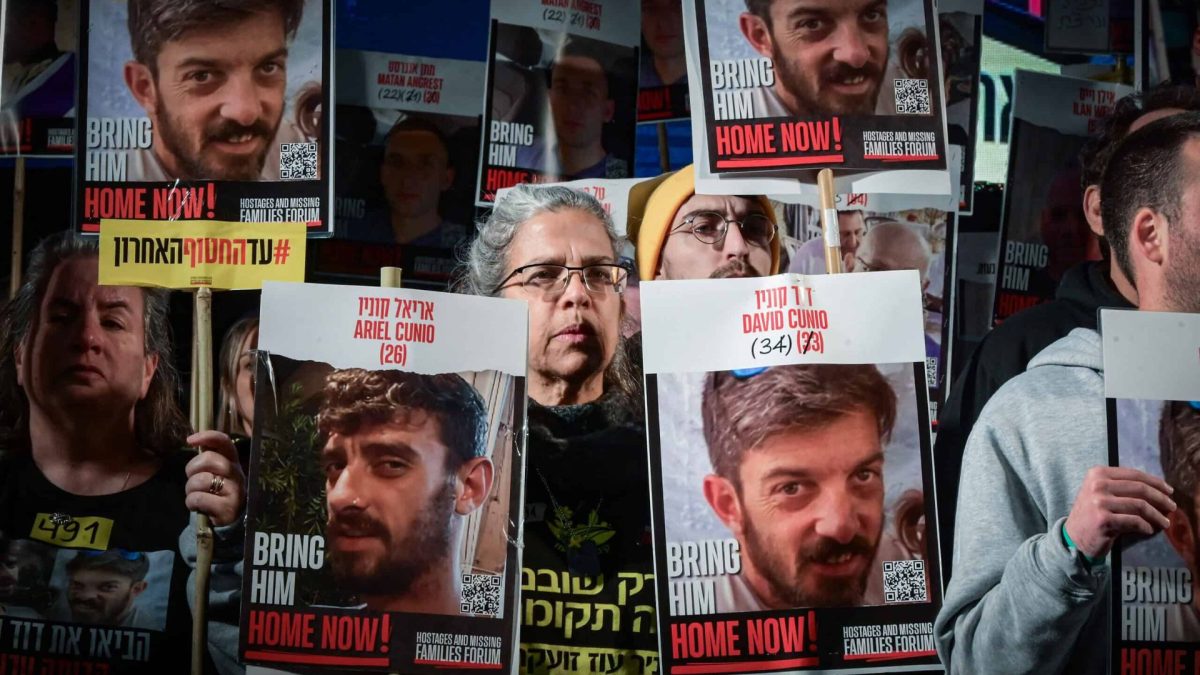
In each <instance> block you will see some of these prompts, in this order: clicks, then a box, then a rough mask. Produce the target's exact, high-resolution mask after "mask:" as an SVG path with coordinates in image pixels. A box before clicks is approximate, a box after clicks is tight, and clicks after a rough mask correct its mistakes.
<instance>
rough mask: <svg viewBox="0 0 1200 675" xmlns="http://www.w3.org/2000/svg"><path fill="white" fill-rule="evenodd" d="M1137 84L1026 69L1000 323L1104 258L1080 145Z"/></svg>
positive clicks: (1004, 227)
mask: <svg viewBox="0 0 1200 675" xmlns="http://www.w3.org/2000/svg"><path fill="white" fill-rule="evenodd" d="M1131 93H1133V90H1132V89H1131V88H1129V87H1126V86H1123V85H1120V84H1111V83H1106V82H1094V81H1091V80H1080V79H1075V78H1071V77H1062V76H1059V75H1047V74H1044V73H1036V72H1033V71H1028V70H1018V71H1017V77H1016V85H1015V90H1014V94H1013V96H1014V102H1013V121H1012V133H1011V136H1010V137H1009V138H1010V141H1009V153H1010V154H1009V162H1008V182H1007V184H1006V187H1005V190H1004V215H1003V220H1002V223H1001V231H1000V257H999V260H998V267H997V272H996V279H997V282H996V293H995V304H994V305H993V322H994V324H996V325H998V324H1000V322H1002V321H1004V320H1005V319H1006V318H1008V317H1009V316H1012V315H1013V314H1015V313H1017V312H1019V311H1020V310H1022V309H1025V308H1026V307H1032V306H1033V305H1036V304H1039V303H1042V302H1045V301H1046V300H1050V299H1052V298H1053V297H1054V291H1055V289H1056V288H1057V287H1058V282H1059V281H1060V280H1061V279H1062V276H1063V274H1064V273H1065V272H1066V271H1067V270H1068V269H1070V268H1071V267H1074V266H1075V265H1077V264H1079V263H1081V262H1083V261H1085V260H1099V259H1100V240H1099V238H1098V237H1096V235H1094V234H1093V233H1092V231H1091V228H1090V227H1089V226H1088V223H1087V219H1086V218H1085V217H1084V214H1083V187H1082V186H1081V185H1080V173H1081V168H1080V165H1079V150H1080V149H1081V148H1082V147H1083V144H1084V142H1085V141H1086V140H1087V138H1088V137H1089V136H1091V135H1093V134H1095V133H1096V131H1097V130H1098V129H1099V127H1100V125H1101V124H1102V123H1103V120H1104V118H1105V117H1107V116H1108V115H1109V114H1110V113H1111V112H1112V109H1113V106H1114V105H1115V104H1116V102H1117V99H1119V98H1121V97H1123V96H1126V95H1128V94H1131Z"/></svg>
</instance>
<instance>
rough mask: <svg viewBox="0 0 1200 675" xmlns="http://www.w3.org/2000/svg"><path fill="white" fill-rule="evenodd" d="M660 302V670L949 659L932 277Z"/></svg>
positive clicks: (648, 351)
mask: <svg viewBox="0 0 1200 675" xmlns="http://www.w3.org/2000/svg"><path fill="white" fill-rule="evenodd" d="M642 305H643V307H644V308H645V309H644V314H643V324H642V328H643V333H642V336H643V348H644V352H643V353H644V363H645V372H646V401H647V414H648V420H647V422H648V423H647V435H648V440H649V447H650V468H651V491H652V511H653V515H654V537H655V587H656V591H657V593H658V606H659V613H658V623H659V627H658V635H659V641H660V650H661V655H660V656H661V667H660V672H663V673H670V674H675V675H682V674H684V673H700V672H741V673H750V672H768V671H778V670H781V669H785V668H787V669H790V671H805V670H819V671H820V672H823V673H827V672H847V673H849V672H856V671H858V670H864V669H867V670H870V671H871V672H881V671H883V670H888V669H889V666H895V667H898V668H900V669H912V667H913V666H914V665H929V666H933V665H935V664H936V663H937V655H936V653H935V651H934V647H933V634H932V622H933V618H934V616H935V615H936V614H937V611H938V608H939V606H940V604H941V581H940V574H939V571H938V555H937V550H936V545H935V544H931V542H936V541H937V536H936V522H937V521H936V517H935V516H934V504H933V500H934V495H933V476H932V469H931V463H930V450H929V441H928V424H929V422H928V419H927V410H926V406H925V387H924V386H923V383H922V381H921V376H922V374H923V372H924V349H923V346H922V337H921V335H922V330H921V315H920V306H919V284H918V276H917V274H916V273H915V272H911V271H903V272H880V273H878V274H870V275H862V274H858V275H855V274H842V275H833V276H811V277H809V276H800V275H779V276H774V277H761V278H749V279H722V280H704V281H669V282H666V281H664V282H648V283H645V284H643V286H642ZM698 306H703V307H704V308H705V311H703V312H697V311H695V308H696V307H698ZM688 335H705V336H706V340H705V341H704V342H703V343H699V342H696V341H693V340H684V339H683V336H688ZM701 344H702V347H701V346H700V345H701ZM688 345H692V347H689V346H688ZM800 420H803V421H800ZM847 481H853V482H854V485H855V486H856V487H855V495H856V496H855V497H854V498H853V499H845V500H842V501H838V500H839V498H838V497H836V496H834V495H837V494H841V495H843V496H845V495H846V490H845V488H844V486H845V485H846V484H847ZM735 486H736V487H735ZM831 499H832V500H835V501H838V503H837V506H836V508H837V509H839V510H842V513H843V515H844V516H846V517H843V518H841V519H840V520H839V522H842V523H844V524H845V525H844V531H839V532H837V533H836V534H833V533H830V532H828V531H821V532H819V531H818V530H820V529H821V528H817V529H814V527H813V525H814V523H815V522H816V521H815V520H814V519H815V518H817V516H816V512H815V511H813V510H812V509H813V506H812V504H813V500H821V501H822V503H825V502H828V500H831ZM765 505H769V506H765ZM768 514H774V515H768ZM814 533H815V534H814ZM785 541H786V542H789V543H787V544H784V543H783V542H785ZM847 542H850V543H847ZM706 636H708V637H707V638H706ZM714 636H716V639H714ZM781 636H782V637H781ZM881 664H886V665H881Z"/></svg>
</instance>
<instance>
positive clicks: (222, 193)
mask: <svg viewBox="0 0 1200 675" xmlns="http://www.w3.org/2000/svg"><path fill="white" fill-rule="evenodd" d="M184 10H186V11H184ZM80 22H81V23H80V25H81V28H82V30H81V31H80V41H79V44H80V47H79V50H80V52H79V53H80V63H81V64H85V66H84V67H82V68H81V70H80V73H79V90H78V101H79V105H78V108H77V113H78V114H77V120H78V137H79V141H80V142H79V143H77V144H76V167H77V171H76V175H77V179H76V203H75V210H76V217H75V221H76V227H77V228H78V230H79V231H81V232H83V233H93V234H94V233H96V232H97V231H98V230H99V227H100V220H101V219H105V218H109V219H130V220H226V221H241V222H294V221H300V222H304V223H306V224H307V227H308V232H309V236H316V237H320V236H328V235H329V234H330V233H331V232H332V218H331V214H332V211H331V210H330V196H331V194H330V190H331V182H330V172H329V171H328V168H329V167H330V166H331V161H330V157H331V154H330V133H329V132H330V128H331V127H332V115H331V109H332V106H331V101H330V92H331V90H332V88H331V72H330V66H331V63H332V59H331V53H330V49H331V40H332V34H331V28H332V8H331V5H330V4H329V3H328V2H325V1H323V0H276V1H275V2H268V3H264V10H263V11H261V12H251V13H246V12H242V11H240V10H237V9H231V8H229V7H227V6H225V5H223V4H222V3H219V2H216V0H212V1H209V2H197V3H189V4H187V5H186V6H184V7H183V8H182V9H181V7H180V6H179V5H178V3H175V2H172V1H171V0H130V1H129V2H128V3H125V2H114V1H113V0H81V18H80Z"/></svg>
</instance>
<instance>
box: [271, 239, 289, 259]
mask: <svg viewBox="0 0 1200 675" xmlns="http://www.w3.org/2000/svg"><path fill="white" fill-rule="evenodd" d="M291 252H292V242H290V241H288V240H287V239H281V240H280V241H279V243H277V244H275V264H276V265H282V264H284V263H286V262H287V259H288V255H289V254H290V253H291Z"/></svg>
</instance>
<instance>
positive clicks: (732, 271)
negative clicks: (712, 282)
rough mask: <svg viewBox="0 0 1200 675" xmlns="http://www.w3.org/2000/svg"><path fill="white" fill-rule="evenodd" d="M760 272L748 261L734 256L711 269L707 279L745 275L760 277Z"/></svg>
mask: <svg viewBox="0 0 1200 675" xmlns="http://www.w3.org/2000/svg"><path fill="white" fill-rule="evenodd" d="M762 275H763V273H762V272H760V271H758V269H757V268H755V267H754V266H753V265H751V264H750V263H748V262H746V261H745V260H742V259H741V258H734V259H732V260H730V261H729V262H727V263H725V264H724V265H721V266H720V267H718V268H717V269H715V270H713V272H712V274H710V275H708V278H709V279H745V278H746V277H761V276H762Z"/></svg>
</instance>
